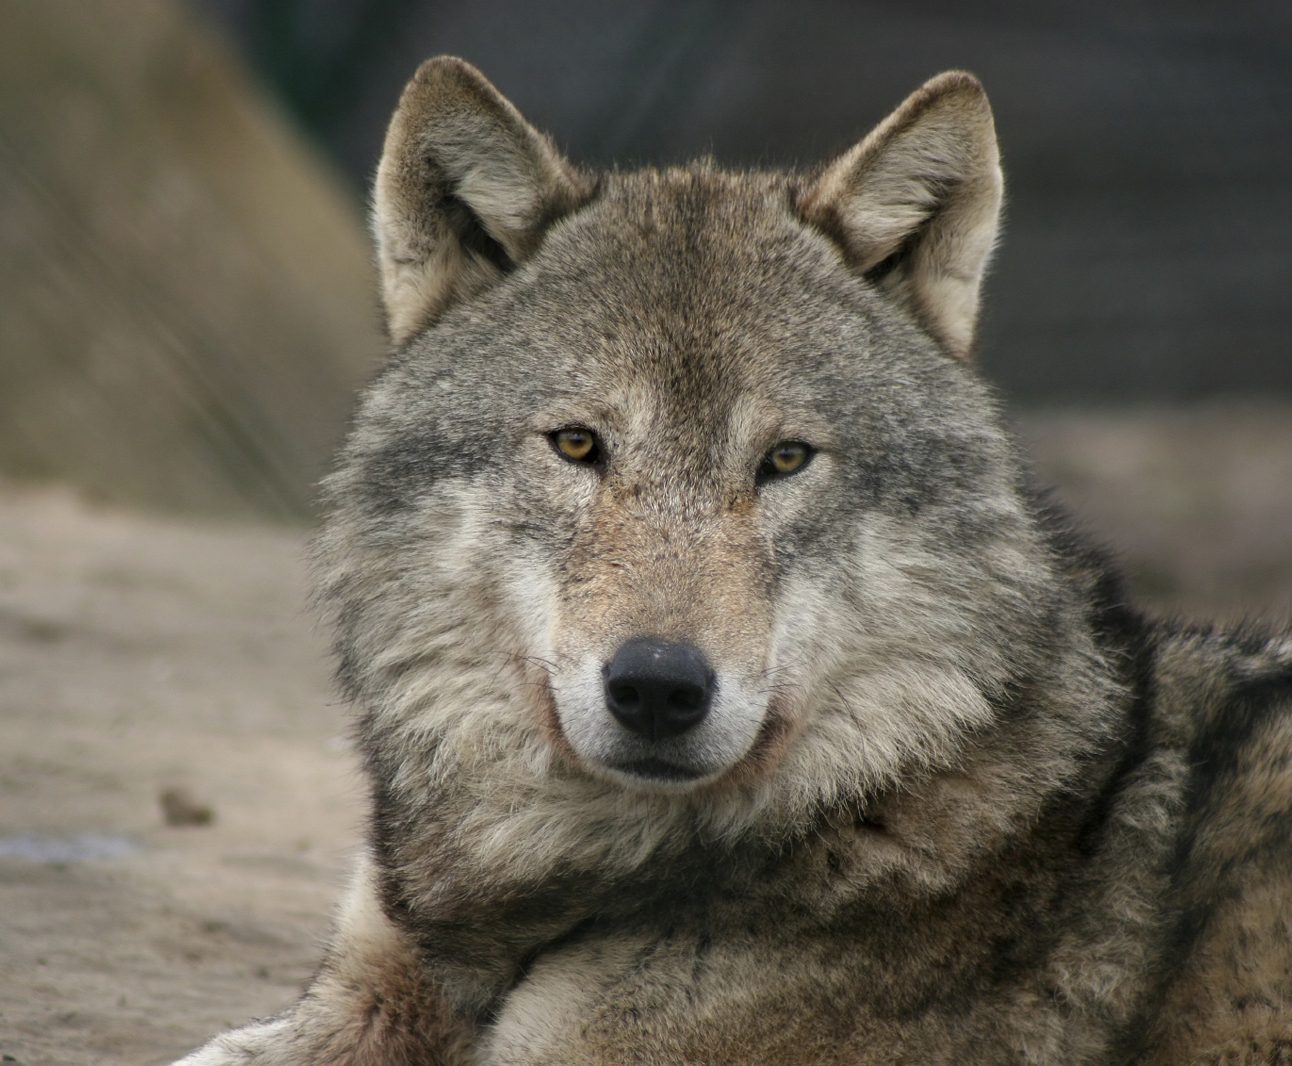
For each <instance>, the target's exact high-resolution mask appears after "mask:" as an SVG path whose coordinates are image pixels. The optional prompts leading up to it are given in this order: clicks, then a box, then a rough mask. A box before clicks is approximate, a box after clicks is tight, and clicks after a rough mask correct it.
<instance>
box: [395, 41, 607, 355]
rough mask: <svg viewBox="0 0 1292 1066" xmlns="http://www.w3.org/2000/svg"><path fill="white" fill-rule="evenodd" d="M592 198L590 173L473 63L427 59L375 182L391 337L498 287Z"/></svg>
mask: <svg viewBox="0 0 1292 1066" xmlns="http://www.w3.org/2000/svg"><path fill="white" fill-rule="evenodd" d="M588 195H589V186H588V183H587V182H586V180H584V179H583V178H582V177H580V175H579V174H578V173H577V172H576V171H575V170H574V168H573V167H571V166H570V165H569V164H568V163H566V161H565V160H564V159H563V158H562V157H561V155H560V154H559V153H558V152H557V150H556V149H555V148H554V147H553V146H552V143H551V142H550V141H549V140H548V139H547V138H546V137H544V136H543V135H542V134H541V133H539V132H538V131H537V130H536V129H534V127H533V126H531V125H530V124H529V123H528V122H526V121H525V119H524V118H523V117H522V116H521V114H520V112H519V111H517V110H516V108H515V107H513V106H512V104H511V103H510V102H509V101H508V100H507V99H506V98H505V97H504V96H503V95H502V94H501V93H500V92H498V90H497V89H495V88H494V87H493V86H492V85H491V84H490V83H489V81H488V80H487V79H486V78H485V76H484V75H483V74H481V73H480V72H479V71H478V70H476V68H475V67H473V66H471V65H470V64H469V63H466V62H464V61H463V60H461V59H456V58H454V57H452V56H439V57H437V58H435V59H429V60H427V61H426V62H425V63H423V64H422V65H421V67H420V68H418V71H417V73H416V74H414V75H413V80H412V81H410V82H409V83H408V86H407V88H405V89H404V94H403V96H402V97H401V98H400V101H399V107H398V108H397V109H396V111H395V115H394V117H393V118H392V119H391V120H390V129H389V130H388V131H387V133H386V145H385V149H384V151H383V152H382V156H381V165H380V166H379V167H378V168H377V181H376V185H375V188H374V190H373V210H372V226H373V231H374V235H375V237H376V240H377V263H378V267H379V268H380V271H381V290H382V292H381V294H382V300H383V302H384V304H385V307H386V322H387V329H388V330H389V333H390V339H391V340H392V341H393V342H394V343H395V344H396V345H400V344H403V343H404V342H405V341H406V340H408V339H409V338H410V337H412V336H413V334H415V333H416V332H417V331H418V330H420V329H422V328H423V327H425V326H427V325H429V324H430V323H431V322H433V321H434V320H435V319H436V318H438V317H439V316H440V315H441V314H442V313H443V312H444V311H445V310H446V309H447V308H449V307H450V306H451V305H453V304H455V303H459V302H461V301H463V300H467V299H469V298H470V297H472V296H474V295H476V294H477V293H479V292H481V291H482V290H484V289H486V288H488V287H489V286H490V285H492V284H495V283H496V282H497V281H499V280H500V279H501V278H502V277H503V276H504V275H505V274H506V273H507V272H508V271H510V270H511V269H512V268H513V267H515V266H516V265H517V264H519V263H521V262H523V261H524V260H525V259H526V258H527V257H528V256H529V255H531V254H532V253H533V251H534V250H535V249H536V248H537V247H538V244H539V242H540V241H541V240H542V237H543V234H544V232H545V231H546V230H547V228H548V227H549V226H550V225H551V224H552V223H553V222H555V221H556V220H557V219H559V218H560V217H561V216H562V215H564V214H566V213H568V212H570V211H572V210H574V208H576V207H577V206H578V205H579V204H580V203H582V202H584V201H585V200H586V199H587V197H588Z"/></svg>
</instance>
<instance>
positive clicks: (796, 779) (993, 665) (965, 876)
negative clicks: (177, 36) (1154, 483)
mask: <svg viewBox="0 0 1292 1066" xmlns="http://www.w3.org/2000/svg"><path fill="white" fill-rule="evenodd" d="M1000 199H1001V178H1000V169H999V165H998V161H997V150H996V143H995V135H994V132H993V127H992V121H991V114H990V111H989V109H988V105H987V102H986V99H985V96H984V95H983V92H982V89H981V87H980V86H979V85H978V83H977V82H976V81H975V80H974V79H973V78H972V77H970V76H969V75H965V74H957V73H952V74H946V75H942V76H940V77H938V78H935V79H934V80H933V81H931V82H929V83H928V84H926V85H925V86H924V87H923V88H922V89H920V90H919V91H918V92H917V93H916V94H915V95H913V96H912V97H911V98H910V99H908V100H907V101H906V102H905V103H904V104H903V105H902V106H901V107H900V108H899V109H898V110H897V111H896V112H895V113H894V114H893V115H892V116H890V117H889V118H888V119H887V120H886V121H885V122H884V123H883V124H881V125H880V126H879V127H878V128H877V129H876V130H875V131H874V132H873V133H872V134H870V135H869V136H868V137H867V138H866V139H865V140H864V141H862V142H861V143H860V144H859V145H858V146H857V147H856V148H854V149H853V150H852V151H850V152H849V153H847V154H845V155H844V156H843V157H842V158H841V159H839V160H837V161H835V162H834V163H832V164H830V165H829V166H827V167H825V168H823V169H822V170H820V171H818V172H815V173H811V174H796V173H781V172H775V173H740V174H733V173H727V172H724V171H721V170H719V169H717V168H715V167H713V166H711V165H709V164H697V165H694V166H689V167H684V168H679V169H674V170H664V171H645V172H637V173H606V174H589V173H585V172H583V171H581V170H578V169H576V168H575V167H573V166H571V165H570V164H569V163H567V162H566V161H565V160H563V159H562V158H561V157H560V156H559V155H558V154H557V152H556V151H555V150H554V149H553V147H552V146H551V144H550V142H548V141H547V140H546V139H545V138H543V137H542V136H541V135H540V134H538V133H537V132H536V131H534V130H533V129H532V128H531V127H530V126H529V125H528V124H527V123H526V122H525V121H524V120H523V119H522V118H521V116H520V115H519V114H518V113H517V112H516V111H515V109H514V108H513V107H512V106H511V105H510V104H509V103H507V102H506V101H505V100H504V99H503V98H502V97H501V96H499V94H498V93H497V91H496V90H494V89H493V87H492V86H490V85H489V83H488V82H487V81H485V80H484V78H483V77H482V76H481V75H480V74H479V73H478V72H476V71H475V70H474V69H473V68H471V67H469V66H468V65H466V64H465V63H462V62H461V61H459V60H454V59H438V60H432V61H430V62H428V63H427V64H425V65H424V66H423V67H422V68H421V70H419V71H418V73H417V75H416V77H415V78H414V80H413V81H412V82H411V84H410V85H409V87H408V89H407V90H406V91H405V94H404V97H403V99H402V101H401V103H400V106H399V109H398V111H397V112H396V115H395V117H394V120H393V122H392V125H391V128H390V133H389V135H388V138H387V142H386V149H385V155H384V157H383V160H382V164H381V168H380V171H379V174H378V180H377V186H376V197H375V217H374V224H375V229H376V235H377V243H378V256H379V265H380V268H381V273H382V284H383V295H384V300H385V305H386V310H387V315H388V321H389V327H390V332H391V336H392V340H393V342H394V345H395V348H396V354H395V355H394V357H393V358H392V360H391V361H390V363H389V365H388V366H387V367H386V368H385V370H384V371H383V372H382V373H381V375H380V376H379V377H378V378H377V380H376V381H375V383H374V384H373V386H372V387H371V388H370V390H369V391H368V393H367V395H366V398H365V399H364V401H363V404H362V408H361V411H360V413H359V415H358V418H357V420H356V425H355V428H354V431H353V433H352V436H351V438H350V441H349V443H348V445H347V446H346V448H345V450H344V452H343V454H342V456H341V458H340V462H339V465H338V469H337V471H336V472H335V473H334V474H333V475H332V477H331V478H330V480H329V481H328V484H327V490H326V492H327V500H328V510H329V516H328V518H327V521H326V524H325V527H324V530H323V533H322V535H321V537H320V541H319V547H318V556H319V573H320V575H321V585H322V600H323V602H324V604H325V605H326V606H327V608H328V609H329V610H330V612H331V613H332V615H333V617H334V620H335V624H336V631H337V648H338V653H339V658H340V677H341V680H342V683H343V685H344V686H345V688H346V690H347V692H348V694H349V696H350V697H351V699H352V700H353V701H354V703H355V705H356V707H357V708H358V711H359V716H360V724H359V731H358V736H359V741H360V745H361V749H362V752H363V756H364V759H365V763H366V769H367V773H368V776H369V779H370V781H371V785H372V816H371V826H370V833H369V841H368V847H367V851H366V854H365V857H364V859H363V860H362V862H361V863H360V867H359V870H358V871H357V873H356V876H355V881H354V884H353V887H352V889H351V891H350V893H349V895H348V897H347V901H346V903H345V904H344V905H343V907H342V909H341V913H340V916H339V918H338V922H337V927H336V930H335V933H334V936H333V940H332V943H331V946H330V948H329V949H328V951H327V953H326V956H325V958H324V961H323V963H322V965H321V967H320V969H319V972H318V973H317V975H316V976H315V978H314V979H313V981H312V983H311V984H310V986H309V988H308V989H307V991H306V992H305V993H304V996H303V997H302V999H301V1000H300V1002H299V1003H297V1004H296V1005H295V1006H293V1007H292V1008H290V1009H289V1010H288V1011H286V1012H285V1013H284V1014H283V1015H281V1016H280V1017H278V1018H276V1019H272V1020H270V1021H267V1022H263V1023H258V1024H254V1025H251V1026H249V1027H247V1028H244V1029H241V1030H237V1031H235V1032H232V1033H229V1034H226V1035H224V1036H222V1037H218V1038H217V1039H215V1040H214V1041H213V1042H212V1043H211V1044H209V1045H208V1046H207V1047H205V1048H204V1049H202V1050H200V1051H198V1052H195V1053H194V1054H193V1055H192V1056H191V1057H190V1058H188V1059H186V1060H184V1061H185V1062H186V1063H189V1064H191V1066H199V1064H200V1066H215V1064H225V1063H264V1064H275V1066H305V1064H319V1063H346V1064H359V1063H363V1064H372V1066H376V1064H391V1066H393V1064H413V1063H420V1064H431V1063H435V1064H456V1063H463V1064H467V1063H470V1064H481V1066H483V1064H514V1066H522V1064H523V1066H538V1064H553V1066H555V1064H563V1066H573V1064H592V1063H630V1062H632V1063H676V1064H696V1066H699V1064H704V1066H719V1064H746V1063H777V1064H786V1066H792V1064H807V1063H814V1064H826V1063H830V1064H836V1063H837V1064H845V1063H847V1064H856V1066H860V1064H866V1063H885V1064H889V1063H921V1064H928V1063H960V1064H964V1063H1031V1064H1042V1063H1064V1064H1074V1063H1091V1064H1093V1063H1101V1064H1111V1063H1142V1064H1158V1066H1167V1064H1178V1063H1194V1062H1197V1063H1202V1062H1209V1063H1221V1062H1226V1063H1228V1062H1251V1063H1275V1062H1287V1061H1290V1059H1289V1056H1292V848H1290V847H1289V836H1290V835H1292V819H1290V818H1289V813H1290V812H1292V714H1289V705H1290V700H1292V641H1289V639H1288V638H1287V637H1286V636H1278V635H1274V634H1262V633H1260V632H1256V631H1251V632H1218V631H1211V630H1207V629H1198V628H1191V627H1187V626H1175V625H1164V624H1159V623H1152V622H1149V621H1147V620H1145V619H1144V618H1143V617H1141V616H1140V615H1139V614H1137V613H1136V612H1135V611H1134V610H1132V609H1131V608H1130V607H1128V606H1127V605H1126V603H1125V601H1124V598H1123V596H1122V592H1121V589H1120V586H1119V585H1118V583H1117V579H1116V577H1115V575H1114V574H1113V572H1112V571H1111V570H1110V568H1109V567H1108V566H1107V565H1106V564H1105V562H1104V561H1103V560H1102V559H1101V558H1100V557H1099V556H1098V555H1097V554H1096V553H1093V552H1092V551H1090V550H1089V549H1087V548H1086V547H1084V546H1083V545H1082V544H1081V543H1080V541H1079V540H1078V539H1077V538H1076V537H1075V536H1074V535H1073V534H1072V533H1071V532H1070V530H1069V528H1068V524H1067V523H1066V522H1065V520H1064V519H1063V517H1062V516H1061V515H1059V514H1057V513H1056V512H1055V510H1054V509H1053V508H1052V507H1050V506H1049V505H1048V504H1047V503H1046V502H1045V500H1044V498H1043V497H1041V496H1039V495H1038V494H1036V493H1035V492H1033V491H1032V489H1031V488H1030V487H1029V485H1028V482H1027V478H1026V476H1025V474H1024V472H1023V468H1022V465H1021V463H1020V460H1019V459H1018V457H1017V454H1016V451H1015V448H1014V446H1013V444H1012V443H1011V441H1010V438H1009V436H1008V434H1007V432H1006V431H1005V430H1004V429H1003V428H1002V426H1001V422H1000V419H999V417H998V415H997V412H996V407H995V404H994V402H993V400H992V397H991V395H990V394H989V392H988V390H987V388H986V387H985V386H984V385H983V384H982V383H981V382H980V380H979V379H978V378H977V376H976V375H975V373H974V372H973V370H972V368H971V366H970V365H969V353H970V348H971V342H972V335H973V327H974V320H975V317H976V314H977V307H978V294H979V287H980V282H981V278H982V276H983V271H984V269H985V267H986V263H987V259H988V256H989V252H990V249H991V246H992V243H993V241H994V239H995V233H996V223H997V215H998V212H999V205H1000ZM643 664H645V665H643Z"/></svg>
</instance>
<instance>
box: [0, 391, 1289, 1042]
mask: <svg viewBox="0 0 1292 1066" xmlns="http://www.w3.org/2000/svg"><path fill="white" fill-rule="evenodd" d="M1022 429H1023V435H1024V436H1025V437H1026V438H1028V439H1029V440H1030V441H1031V442H1032V444H1033V447H1034V449H1035V453H1036V454H1037V455H1038V457H1039V461H1038V466H1039V467H1040V469H1041V470H1042V471H1043V472H1044V473H1046V474H1047V475H1049V476H1052V477H1053V478H1055V479H1056V480H1057V481H1058V482H1059V483H1060V484H1061V486H1062V495H1063V497H1064V498H1065V499H1066V500H1068V501H1069V502H1070V503H1072V504H1074V505H1075V506H1076V507H1077V508H1078V509H1079V510H1080V511H1081V513H1082V515H1083V516H1084V519H1085V521H1086V525H1087V526H1088V527H1089V528H1090V529H1091V530H1092V531H1093V532H1094V533H1095V534H1096V535H1098V536H1099V537H1101V538H1103V539H1105V540H1108V541H1110V542H1112V543H1116V544H1118V545H1119V547H1120V548H1121V549H1122V554H1123V556H1124V558H1125V559H1126V561H1127V564H1128V566H1129V568H1130V570H1131V572H1132V575H1133V579H1134V585H1135V588H1136V589H1137V591H1138V593H1139V594H1140V595H1141V596H1142V597H1144V598H1146V599H1147V600H1148V601H1149V602H1151V603H1153V604H1154V605H1155V606H1156V607H1158V608H1161V609H1166V610H1183V611H1185V612H1187V613H1207V614H1212V615H1219V616H1228V617H1234V616H1236V615H1238V614H1241V613H1256V614H1265V615H1267V616H1270V617H1282V618H1284V619H1287V618H1289V617H1292V410H1289V409H1287V408H1279V407H1272V406H1271V407H1248V408H1243V409H1240V410H1234V409H1211V410H1201V411H1193V412H1187V413H1181V412H1176V413H1159V414H1139V415H1134V416H1126V415H1076V414H1062V415H1048V416H1047V415H1036V416H1031V417H1029V418H1028V419H1027V420H1026V421H1025V422H1024V423H1023V427H1022ZM302 540H303V535H302V533H301V532H300V531H298V530H292V529H282V528H268V527H257V526H247V525H239V526H225V527H217V526H214V525H211V524H206V525H199V524H196V523H193V522H190V521H185V520H180V519H173V518H159V517H155V516H145V515H139V514H132V513H128V512H122V511H115V510H105V509H102V508H100V507H96V506H94V505H91V504H89V503H87V502H86V501H84V500H83V499H81V498H80V497H78V496H77V495H76V494H74V493H72V492H71V491H68V490H60V489H42V490H33V489H20V488H17V487H14V486H3V485H0V960H2V965H0V1056H2V1057H3V1058H4V1061H17V1062H20V1063H24V1064H26V1066H40V1064H46V1063H58V1064H69V1063H77V1064H81V1063H119V1064H127V1063H129V1064H139V1063H162V1062H167V1061H169V1059H170V1058H171V1057H174V1056H175V1055H177V1054H178V1053H181V1052H183V1051H185V1050H187V1049H189V1048H191V1047H192V1046H194V1045H196V1044H197V1043H199V1042H201V1041H202V1040H203V1039H204V1038H205V1037H206V1036H207V1035H209V1034H210V1033H212V1032H213V1031H215V1030H217V1029H219V1028H221V1027H224V1026H228V1025H231V1024H234V1023H237V1022H240V1021H243V1020H245V1019H247V1018H249V1017H251V1016H253V1015H258V1014H259V1015H264V1014H267V1013H271V1012H272V1011H274V1010H275V1009H277V1008H278V1007H280V1006H282V1005H284V1004H286V1003H287V1002H289V1001H290V1000H291V999H292V998H293V996H294V995H295V993H296V991H297V990H298V988H299V986H300V984H301V982H302V981H303V980H304V979H305V978H306V977H307V976H308V974H309V972H310V970H311V968H312V966H313V964H314V961H315V959H316V957H317V952H318V943H319V939H320V937H321V936H322V934H323V933H324V931H325V929H326V925H327V919H328V913H329V910H330V907H331V904H332V902H333V900H334V898H335V896H336V894H337V889H338V886H339V885H340V884H341V883H342V881H343V879H344V871H345V866H346V860H347V855H348V853H349V852H350V851H351V849H352V848H353V846H354V845H355V843H356V840H357V827H358V826H359V825H360V823H361V820H362V815H363V803H362V786H361V783H360V782H359V780H358V778H357V776H356V772H355V765H354V759H353V757H352V755H351V754H350V751H349V746H348V744H347V742H346V739H345V728H346V727H345V722H344V718H345V713H344V709H343V708H341V707H339V706H337V705H336V704H335V701H334V699H333V697H332V695H331V689H330V683H329V666H328V663H327V661H326V655H325V651H324V646H323V645H324V641H323V639H322V638H321V637H320V635H319V634H318V633H316V632H315V631H314V627H313V623H312V619H311V616H310V614H309V611H308V609H307V608H306V607H305V581H304V575H303V567H302V565H301V562H300V556H301V543H302ZM174 788H183V789H186V790H188V792H189V793H190V795H191V797H192V799H193V800H194V801H195V803H196V805H197V807H199V808H201V807H208V808H209V809H210V811H211V812H213V820H212V821H211V823H210V824H207V825H192V826H183V827H177V826H168V825H167V824H166V820H165V818H164V816H163V808H162V803H161V800H160V797H161V796H162V795H163V794H164V793H165V792H166V791H167V790H169V789H174Z"/></svg>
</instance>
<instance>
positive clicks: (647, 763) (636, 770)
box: [611, 759, 704, 781]
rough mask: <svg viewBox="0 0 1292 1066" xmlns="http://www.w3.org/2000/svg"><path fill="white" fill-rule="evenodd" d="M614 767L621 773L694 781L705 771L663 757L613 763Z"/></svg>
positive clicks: (654, 778) (657, 778)
mask: <svg viewBox="0 0 1292 1066" xmlns="http://www.w3.org/2000/svg"><path fill="white" fill-rule="evenodd" d="M611 766H612V769H615V770H618V771H619V772H620V773H624V774H632V775H633V776H634V777H647V778H651V779H653V780H656V781H694V780H695V779H696V778H697V777H703V776H704V772H703V771H701V770H695V769H692V768H691V767H689V766H679V765H678V764H677V763H672V762H666V761H665V760H663V759H634V760H633V761H632V762H620V763H613V764H611Z"/></svg>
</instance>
